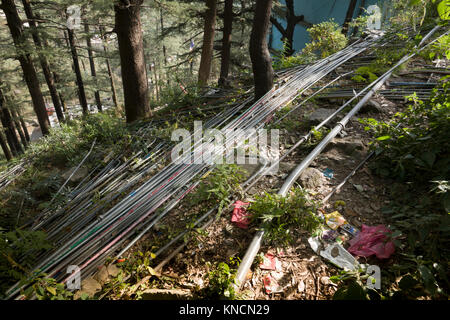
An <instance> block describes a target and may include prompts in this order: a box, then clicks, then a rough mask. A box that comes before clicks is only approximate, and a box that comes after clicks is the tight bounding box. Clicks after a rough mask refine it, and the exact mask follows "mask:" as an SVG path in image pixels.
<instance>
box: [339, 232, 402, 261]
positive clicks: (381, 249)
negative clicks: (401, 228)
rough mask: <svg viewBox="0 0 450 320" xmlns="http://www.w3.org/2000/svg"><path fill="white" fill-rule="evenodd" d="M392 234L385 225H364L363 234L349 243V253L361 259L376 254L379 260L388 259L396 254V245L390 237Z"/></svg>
mask: <svg viewBox="0 0 450 320" xmlns="http://www.w3.org/2000/svg"><path fill="white" fill-rule="evenodd" d="M391 233H392V232H391V230H389V229H388V228H386V227H385V226H384V225H378V226H376V227H370V226H366V225H364V224H363V225H362V228H361V232H360V233H359V234H358V235H357V236H356V237H355V238H353V239H352V240H350V241H349V244H350V247H349V249H348V251H349V252H350V253H352V254H354V255H356V256H360V257H369V256H371V255H374V254H375V255H376V257H377V258H378V259H387V258H389V257H390V256H391V255H392V254H393V253H394V252H395V245H394V243H393V242H392V241H389V237H388V235H389V234H391Z"/></svg>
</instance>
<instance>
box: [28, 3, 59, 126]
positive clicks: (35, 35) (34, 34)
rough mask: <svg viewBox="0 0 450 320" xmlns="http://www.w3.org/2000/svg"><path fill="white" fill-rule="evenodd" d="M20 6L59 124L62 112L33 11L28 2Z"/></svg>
mask: <svg viewBox="0 0 450 320" xmlns="http://www.w3.org/2000/svg"><path fill="white" fill-rule="evenodd" d="M22 4H23V7H24V10H25V14H26V16H27V19H28V23H29V25H30V27H31V30H32V38H33V42H34V45H35V46H36V49H37V51H38V52H39V62H40V63H41V67H42V71H43V72H44V77H45V81H46V82H47V86H48V90H49V91H50V96H51V97H52V102H53V106H54V108H55V111H56V116H57V117H58V120H59V122H63V121H64V114H63V112H62V108H61V104H60V101H59V99H58V91H57V89H56V85H55V79H54V78H53V74H52V73H51V71H50V66H49V64H48V61H47V58H46V57H45V56H44V54H42V52H41V50H42V43H41V39H40V38H39V34H38V31H37V24H36V22H35V16H34V15H33V11H32V9H31V5H30V0H22Z"/></svg>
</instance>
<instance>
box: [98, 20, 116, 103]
mask: <svg viewBox="0 0 450 320" xmlns="http://www.w3.org/2000/svg"><path fill="white" fill-rule="evenodd" d="M100 34H101V35H102V39H103V51H104V52H105V57H106V58H105V61H106V69H107V70H108V77H109V81H110V83H111V93H112V99H113V103H114V107H116V108H117V107H118V106H119V103H118V102H117V92H116V85H115V83H114V77H113V72H112V69H111V64H110V63H109V59H108V58H107V57H108V49H107V48H106V45H107V41H106V35H105V30H104V29H103V27H100Z"/></svg>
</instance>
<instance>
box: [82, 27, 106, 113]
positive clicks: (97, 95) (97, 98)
mask: <svg viewBox="0 0 450 320" xmlns="http://www.w3.org/2000/svg"><path fill="white" fill-rule="evenodd" d="M84 31H85V32H86V45H87V47H88V56H89V64H90V66H91V76H92V77H93V78H94V79H95V80H97V72H96V70H95V62H94V53H93V52H92V48H91V45H92V44H91V36H90V34H89V26H88V25H87V24H84ZM95 83H96V88H97V81H96V82H95ZM95 103H97V109H98V111H100V112H101V111H102V101H101V100H100V91H98V90H95Z"/></svg>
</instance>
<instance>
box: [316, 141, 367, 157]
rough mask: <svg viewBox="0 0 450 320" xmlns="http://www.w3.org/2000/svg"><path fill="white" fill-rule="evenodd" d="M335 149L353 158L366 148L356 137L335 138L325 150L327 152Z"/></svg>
mask: <svg viewBox="0 0 450 320" xmlns="http://www.w3.org/2000/svg"><path fill="white" fill-rule="evenodd" d="M333 148H336V149H339V150H341V151H343V152H344V153H345V154H347V155H349V156H352V155H354V154H355V153H357V152H358V151H362V150H364V148H365V146H364V143H362V141H361V140H359V139H357V138H354V137H346V138H334V139H333V140H332V141H331V142H330V143H329V144H328V146H327V147H326V148H325V150H324V151H325V152H326V151H328V150H331V149H333Z"/></svg>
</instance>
